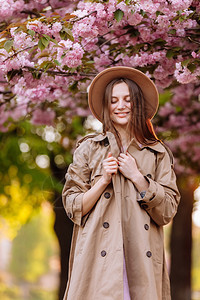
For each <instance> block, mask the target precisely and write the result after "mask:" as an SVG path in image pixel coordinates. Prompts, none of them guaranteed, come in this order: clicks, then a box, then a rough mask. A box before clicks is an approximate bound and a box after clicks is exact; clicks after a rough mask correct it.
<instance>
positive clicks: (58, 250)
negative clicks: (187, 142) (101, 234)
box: [0, 116, 200, 300]
mask: <svg viewBox="0 0 200 300" xmlns="http://www.w3.org/2000/svg"><path fill="white" fill-rule="evenodd" d="M157 122H158V120H157ZM94 130H95V131H100V130H101V125H100V123H99V122H98V121H95V120H94V119H93V118H92V117H91V116H89V117H88V118H86V119H85V118H81V117H74V118H72V122H71V123H70V124H63V123H60V124H58V125H57V127H52V126H34V125H31V124H30V123H29V122H28V121H26V122H21V123H18V125H17V126H14V127H13V130H11V131H9V132H6V133H1V134H0V138H1V139H0V149H1V152H0V166H1V168H0V212H1V217H0V299H3V300H11V299H12V300H45V299H48V300H57V299H62V297H63V293H64V289H65V285H66V281H67V268H68V256H69V248H70V239H71V234H72V223H71V221H70V220H69V219H68V218H67V216H66V214H65V211H64V209H63V206H62V202H61V197H60V195H61V191H62V187H63V183H64V175H65V172H66V170H67V166H68V165H69V164H70V162H71V160H72V154H73V151H74V147H75V143H76V140H77V139H78V138H80V137H81V135H84V134H86V133H90V132H91V131H94ZM178 180H179V176H178ZM190 181H191V182H190ZM190 181H188V180H187V184H186V183H185V181H184V180H182V179H181V184H180V183H179V187H180V186H181V187H182V191H181V192H182V195H183V207H182V206H181V205H180V210H179V213H178V214H177V216H176V218H177V219H176V218H175V220H174V224H175V225H173V226H172V224H169V225H167V226H165V229H164V230H165V247H166V254H167V255H166V257H167V265H168V268H169V272H170V271H171V273H172V274H171V280H172V282H173V280H174V279H173V277H172V276H176V270H177V263H178V262H177V257H176V256H178V257H179V258H180V257H181V256H182V259H183V260H184V257H185V260H186V262H185V265H183V263H182V265H183V268H182V273H183V280H185V281H186V279H187V280H189V281H190V280H191V290H192V299H193V300H197V299H200V255H199V249H200V187H198V184H196V181H195V183H194V180H193V179H190ZM184 198H186V199H187V200H186V202H187V203H190V202H192V204H190V205H188V204H185V203H184ZM189 200H191V201H189ZM190 221H191V229H192V230H191V236H190V226H188V224H190ZM188 222H189V223H188ZM173 227H175V228H173ZM181 236H184V239H182V237H181ZM173 239H175V242H173ZM180 243H181V245H180ZM177 247H179V248H177ZM180 249H181V252H180ZM173 251H174V253H175V254H174V255H175V257H174V258H173V257H172V256H171V252H173ZM190 251H191V258H192V260H191V265H190V264H189V263H190V260H188V255H190ZM171 262H173V265H174V268H175V270H173V269H172V264H171ZM188 268H190V270H189V272H188ZM179 271H180V270H179ZM187 274H190V275H191V276H189V277H190V278H187V276H188V275H187ZM174 299H175V298H174ZM188 299H189V298H188Z"/></svg>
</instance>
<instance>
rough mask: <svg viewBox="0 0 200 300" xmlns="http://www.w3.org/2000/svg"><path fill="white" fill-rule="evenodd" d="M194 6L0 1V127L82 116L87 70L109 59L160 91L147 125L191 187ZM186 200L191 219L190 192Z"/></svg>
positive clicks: (163, 0)
mask: <svg viewBox="0 0 200 300" xmlns="http://www.w3.org/2000/svg"><path fill="white" fill-rule="evenodd" d="M199 13H200V2H199V1H198V0H148V1H147V0H125V1H120V0H118V1H117V0H110V1H103V0H102V1H101V0H99V1H95V0H94V1H92V0H91V1H89V0H88V1H67V0H61V1H59V0H26V1H25V0H17V1H15V0H0V28H1V35H0V130H1V131H2V132H5V131H7V130H11V129H12V127H13V126H14V125H13V124H15V123H17V122H18V121H19V120H21V119H29V120H30V121H31V122H32V124H34V125H41V124H43V125H56V124H58V123H59V122H63V123H70V122H71V120H72V119H73V116H74V115H79V116H83V117H85V116H87V115H88V114H89V111H88V108H87V97H86V89H87V86H88V85H89V83H90V81H91V79H92V78H93V77H94V76H95V74H97V73H98V72H99V71H101V70H103V69H104V68H106V67H109V66H118V65H124V66H130V67H134V68H137V69H139V70H141V71H143V72H144V73H146V75H147V76H149V77H150V78H151V79H153V80H154V81H155V83H156V85H157V87H158V88H159V92H160V93H161V94H162V93H164V94H163V95H167V97H166V99H165V97H164V96H162V97H161V108H160V110H159V112H158V115H157V118H156V119H155V124H156V125H157V132H158V134H159V136H160V137H161V138H164V139H165V140H166V142H167V143H168V144H169V146H170V147H171V149H172V151H173V153H174V155H175V160H176V161H175V162H176V163H175V165H176V170H177V174H179V178H180V180H179V181H180V182H181V184H180V186H181V187H183V186H184V184H183V182H186V183H185V187H188V186H189V183H190V186H191V188H190V191H192V190H194V188H195V187H196V186H197V183H196V181H195V183H194V178H196V175H197V174H198V172H199V169H200V159H199V158H200V157H199V153H200V151H199V150H200V149H199V148H200V136H199V129H200V116H199V108H200V102H199V94H200V84H199V76H200V50H199V45H200V17H199ZM166 91H167V92H166ZM163 99H164V100H163ZM165 100H167V101H165ZM184 191H185V190H184ZM185 192H186V191H185ZM183 198H184V197H183ZM187 203H190V207H189V209H188V212H189V217H188V218H189V221H188V222H190V223H191V220H190V219H191V210H192V204H193V197H192V194H190V201H186V204H187ZM182 219H183V218H182ZM179 224H180V223H179ZM188 224H189V223H188ZM188 228H189V234H188V236H189V238H190V237H191V224H189V225H188ZM189 242H190V241H189ZM190 249H191V244H190ZM187 255H189V258H188V260H189V263H190V261H191V259H190V256H191V255H190V253H189V254H187ZM184 259H185V258H184ZM185 261H186V259H185ZM177 269H178V268H177ZM173 274H174V273H173ZM179 275H180V274H179ZM187 276H188V275H187ZM187 276H186V277H187ZM175 277H178V276H175ZM175 279H176V278H175ZM186 281H187V280H186ZM186 283H187V282H186ZM184 286H185V287H186V289H187V291H186V292H185V290H184ZM184 286H183V285H182V286H181V288H182V290H183V294H181V295H179V296H177V295H175V296H174V299H176V300H178V299H182V300H183V299H188V298H187V296H185V295H186V294H187V293H190V283H189V285H188V284H184ZM181 288H180V289H179V288H178V290H181ZM188 291H189V292H188ZM178 297H179V298H178Z"/></svg>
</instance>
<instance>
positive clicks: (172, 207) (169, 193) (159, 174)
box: [139, 151, 180, 226]
mask: <svg viewBox="0 0 200 300" xmlns="http://www.w3.org/2000/svg"><path fill="white" fill-rule="evenodd" d="M145 178H146V180H147V181H148V182H149V188H148V189H147V191H146V193H145V196H144V197H143V198H142V199H139V203H140V205H141V207H142V208H144V209H145V210H146V211H147V213H148V214H149V215H150V216H151V218H152V219H153V220H154V222H155V223H157V224H158V225H159V226H162V225H165V224H167V223H169V222H170V221H171V220H172V218H173V217H174V215H175V214H176V212H177V208H178V204H179V201H180V194H179V191H178V188H177V185H176V175H175V173H174V168H173V163H172V161H171V158H170V156H169V153H168V152H167V151H165V152H163V153H158V156H157V167H156V176H155V180H153V179H151V178H148V177H147V176H145Z"/></svg>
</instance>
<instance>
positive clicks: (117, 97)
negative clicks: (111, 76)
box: [111, 95, 130, 98]
mask: <svg viewBox="0 0 200 300" xmlns="http://www.w3.org/2000/svg"><path fill="white" fill-rule="evenodd" d="M126 97H130V95H126V96H124V98H126ZM111 98H118V97H117V96H111Z"/></svg>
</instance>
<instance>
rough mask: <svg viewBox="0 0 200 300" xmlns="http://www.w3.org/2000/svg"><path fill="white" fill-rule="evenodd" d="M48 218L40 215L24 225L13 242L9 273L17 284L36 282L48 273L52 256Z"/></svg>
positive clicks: (45, 215)
mask: <svg viewBox="0 0 200 300" xmlns="http://www.w3.org/2000/svg"><path fill="white" fill-rule="evenodd" d="M49 223H50V222H49V216H48V215H47V214H44V213H42V214H40V215H37V216H35V217H34V218H32V220H31V221H30V222H29V223H27V224H26V225H24V226H23V227H22V228H21V229H20V231H19V232H18V235H17V236H16V238H15V239H14V240H13V245H12V254H11V262H10V271H11V273H12V274H13V275H14V277H15V280H17V281H18V282H20V281H26V282H30V283H33V282H37V280H38V279H39V278H40V276H41V275H44V274H45V273H47V272H48V271H49V259H50V257H51V255H52V254H53V252H52V251H53V249H52V237H51V235H50V232H49V228H50V224H49Z"/></svg>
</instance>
